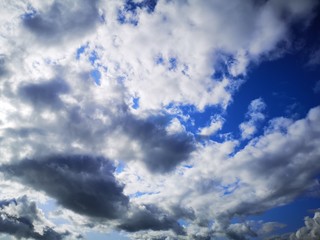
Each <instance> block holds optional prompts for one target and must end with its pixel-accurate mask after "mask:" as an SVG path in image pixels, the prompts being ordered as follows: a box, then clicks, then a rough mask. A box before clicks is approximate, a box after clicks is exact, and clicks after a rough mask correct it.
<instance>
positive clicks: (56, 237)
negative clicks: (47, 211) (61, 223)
mask: <svg viewBox="0 0 320 240" xmlns="http://www.w3.org/2000/svg"><path fill="white" fill-rule="evenodd" d="M11 204H12V205H14V207H13V208H14V211H13V210H12V208H8V207H9V206H10V205H11ZM35 221H38V222H40V223H41V224H42V225H43V226H42V227H43V231H42V233H39V232H37V231H36V230H35V226H34V222H35ZM0 233H5V234H9V235H13V236H15V237H17V238H28V239H29V238H32V239H36V240H38V239H39V240H62V239H64V238H65V237H67V236H69V233H68V232H64V233H59V232H57V231H55V230H54V229H52V228H50V227H48V226H45V225H44V224H43V222H41V216H39V211H38V209H37V206H36V204H35V203H34V202H29V201H28V199H27V198H26V197H22V198H19V199H17V200H16V199H12V200H1V201H0Z"/></svg>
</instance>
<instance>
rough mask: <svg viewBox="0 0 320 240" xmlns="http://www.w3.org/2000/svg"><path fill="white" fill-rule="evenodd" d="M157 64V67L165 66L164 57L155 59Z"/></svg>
mask: <svg viewBox="0 0 320 240" xmlns="http://www.w3.org/2000/svg"><path fill="white" fill-rule="evenodd" d="M155 63H156V64H157V65H163V64H164V59H163V57H162V55H158V56H157V57H156V58H155Z"/></svg>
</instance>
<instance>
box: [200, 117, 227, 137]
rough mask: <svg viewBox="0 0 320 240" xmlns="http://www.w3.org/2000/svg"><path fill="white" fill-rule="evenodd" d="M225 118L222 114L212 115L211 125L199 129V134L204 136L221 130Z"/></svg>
mask: <svg viewBox="0 0 320 240" xmlns="http://www.w3.org/2000/svg"><path fill="white" fill-rule="evenodd" d="M223 123H224V119H223V118H222V117H220V116H214V117H211V122H210V124H209V126H207V127H203V128H201V129H199V134H200V135H202V136H210V135H213V134H215V133H216V132H218V131H219V130H221V128H222V126H223Z"/></svg>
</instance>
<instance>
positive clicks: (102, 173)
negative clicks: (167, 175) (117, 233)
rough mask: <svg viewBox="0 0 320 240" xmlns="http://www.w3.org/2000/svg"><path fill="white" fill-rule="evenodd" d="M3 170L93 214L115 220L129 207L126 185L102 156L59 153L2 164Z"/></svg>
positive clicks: (80, 209)
mask: <svg viewBox="0 0 320 240" xmlns="http://www.w3.org/2000/svg"><path fill="white" fill-rule="evenodd" d="M1 171H2V173H3V174H5V175H6V176H7V177H11V178H12V179H15V180H17V181H20V182H22V183H24V184H27V185H29V186H31V187H33V188H35V189H37V190H40V191H44V192H45V193H47V194H48V195H49V196H51V197H53V198H55V199H56V200H57V202H58V203H59V204H61V205H62V206H64V207H66V208H68V209H71V210H73V211H75V212H77V213H80V214H84V215H87V216H90V217H100V218H108V219H114V218H117V217H119V215H121V214H123V212H124V211H126V210H127V207H128V201H129V200H128V198H127V197H126V196H125V195H124V194H123V193H122V189H123V186H121V185H120V184H119V183H117V181H116V180H115V178H114V176H113V171H114V167H113V166H112V164H111V163H110V162H109V161H108V160H106V159H104V158H102V157H92V156H81V155H78V156H77V155H71V156H59V155H58V156H49V157H47V158H45V159H26V160H23V161H21V162H18V163H15V164H14V163H13V164H8V165H3V166H2V167H1ZM39 179H41V180H40V181H39Z"/></svg>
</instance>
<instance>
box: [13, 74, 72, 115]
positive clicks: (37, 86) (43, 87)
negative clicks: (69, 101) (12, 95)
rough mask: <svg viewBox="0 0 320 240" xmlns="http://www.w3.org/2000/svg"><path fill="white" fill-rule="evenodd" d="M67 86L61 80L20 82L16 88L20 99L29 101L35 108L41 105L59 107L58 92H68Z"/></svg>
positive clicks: (60, 104) (60, 103)
mask: <svg viewBox="0 0 320 240" xmlns="http://www.w3.org/2000/svg"><path fill="white" fill-rule="evenodd" d="M68 90H69V87H68V85H67V84H66V83H65V82H64V81H63V80H59V79H57V80H51V81H47V82H40V83H31V84H22V86H20V88H19V90H18V94H19V95H20V97H21V99H22V100H24V101H26V102H30V103H31V104H32V105H33V106H34V107H35V108H37V110H39V108H42V107H49V108H59V107H61V106H62V102H61V100H60V94H66V93H68Z"/></svg>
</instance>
